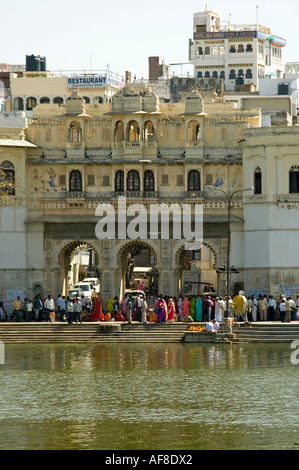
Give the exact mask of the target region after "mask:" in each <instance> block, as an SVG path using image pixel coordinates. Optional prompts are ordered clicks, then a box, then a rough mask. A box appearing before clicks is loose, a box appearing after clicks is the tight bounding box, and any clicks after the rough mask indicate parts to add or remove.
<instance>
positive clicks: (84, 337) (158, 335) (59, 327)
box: [0, 322, 189, 344]
mask: <svg viewBox="0 0 299 470" xmlns="http://www.w3.org/2000/svg"><path fill="white" fill-rule="evenodd" d="M188 328H189V325H188V324H186V323H172V324H156V323H147V324H140V323H137V322H136V323H135V322H134V323H132V324H128V323H123V324H119V323H117V322H115V323H114V322H111V323H109V324H103V323H84V322H83V323H81V324H76V323H73V324H68V323H62V322H61V323H59V322H57V323H54V324H51V323H46V322H42V323H35V322H34V323H11V322H8V323H0V341H3V342H4V343H6V344H8V343H14V344H17V343H101V342H103V343H107V342H108V343H120V342H126V343H139V342H151V343H174V342H183V341H184V335H185V331H187V330H188Z"/></svg>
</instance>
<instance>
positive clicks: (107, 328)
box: [99, 322, 121, 333]
mask: <svg viewBox="0 0 299 470" xmlns="http://www.w3.org/2000/svg"><path fill="white" fill-rule="evenodd" d="M99 332H101V333H120V332H121V324H119V323H114V322H112V323H108V322H107V323H101V324H100V325H99Z"/></svg>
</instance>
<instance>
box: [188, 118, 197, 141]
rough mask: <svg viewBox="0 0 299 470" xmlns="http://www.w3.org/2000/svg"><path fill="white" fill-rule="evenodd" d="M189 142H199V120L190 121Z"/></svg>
mask: <svg viewBox="0 0 299 470" xmlns="http://www.w3.org/2000/svg"><path fill="white" fill-rule="evenodd" d="M187 139H188V142H197V141H199V140H200V124H199V122H198V121H190V122H189V123H188V137H187Z"/></svg>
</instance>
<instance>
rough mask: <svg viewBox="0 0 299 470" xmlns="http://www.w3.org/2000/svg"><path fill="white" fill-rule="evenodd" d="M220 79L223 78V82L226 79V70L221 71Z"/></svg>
mask: <svg viewBox="0 0 299 470" xmlns="http://www.w3.org/2000/svg"><path fill="white" fill-rule="evenodd" d="M220 78H222V79H223V80H224V79H225V72H224V70H221V72H220Z"/></svg>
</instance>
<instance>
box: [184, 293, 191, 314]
mask: <svg viewBox="0 0 299 470" xmlns="http://www.w3.org/2000/svg"><path fill="white" fill-rule="evenodd" d="M189 316H190V302H189V299H188V297H185V298H184V301H183V317H184V318H185V317H189Z"/></svg>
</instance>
